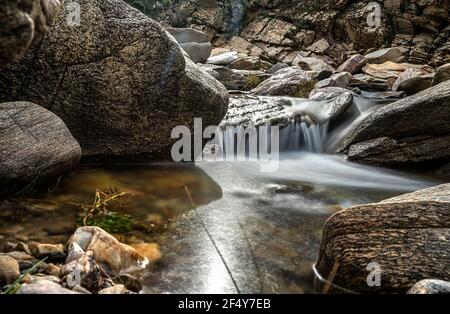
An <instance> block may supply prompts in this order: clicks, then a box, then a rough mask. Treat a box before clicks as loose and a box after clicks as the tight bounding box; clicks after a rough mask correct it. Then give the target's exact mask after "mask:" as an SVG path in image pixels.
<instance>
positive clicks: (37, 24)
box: [0, 0, 62, 66]
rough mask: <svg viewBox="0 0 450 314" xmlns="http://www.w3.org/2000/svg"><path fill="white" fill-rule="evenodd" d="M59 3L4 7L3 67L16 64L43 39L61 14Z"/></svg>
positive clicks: (28, 0)
mask: <svg viewBox="0 0 450 314" xmlns="http://www.w3.org/2000/svg"><path fill="white" fill-rule="evenodd" d="M61 3H62V1H59V0H37V1H36V0H22V1H18V0H11V1H4V2H2V3H1V4H0V20H1V21H2V23H1V25H0V66H4V65H7V64H11V63H15V62H17V61H18V60H19V58H21V57H22V56H23V55H24V54H25V53H26V51H27V50H28V49H29V48H30V47H31V46H32V45H37V44H38V43H39V41H40V40H41V39H42V36H43V35H44V34H45V32H46V31H47V29H48V28H49V26H50V25H51V24H52V23H53V20H54V18H55V17H56V16H57V15H58V13H59V12H60V10H61V8H62V5H61Z"/></svg>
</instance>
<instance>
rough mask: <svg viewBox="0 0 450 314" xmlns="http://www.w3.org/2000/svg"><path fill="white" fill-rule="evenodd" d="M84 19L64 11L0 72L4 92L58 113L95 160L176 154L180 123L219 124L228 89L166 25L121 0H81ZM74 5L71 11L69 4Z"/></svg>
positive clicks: (0, 87) (0, 93)
mask: <svg viewBox="0 0 450 314" xmlns="http://www.w3.org/2000/svg"><path fill="white" fill-rule="evenodd" d="M78 3H79V4H80V6H81V8H83V9H82V10H81V18H80V25H79V26H70V25H68V23H66V18H67V16H66V14H68V13H67V12H63V13H62V14H60V16H59V17H58V19H57V20H56V21H55V23H54V25H53V27H52V28H51V29H50V30H49V31H48V32H47V34H46V35H45V37H44V38H43V40H42V42H41V44H40V45H39V46H38V47H35V48H34V49H32V50H31V51H29V52H28V53H27V54H26V55H25V56H24V57H23V59H22V60H21V61H20V62H19V63H18V64H16V65H14V66H9V67H6V68H4V69H2V71H1V73H0V99H4V100H6V101H8V100H28V101H32V102H35V103H38V104H39V105H41V106H43V107H45V108H47V109H49V110H51V111H52V112H54V113H56V114H57V115H58V116H59V117H60V118H61V119H62V120H63V121H64V122H65V123H66V125H67V126H68V128H69V129H70V131H71V132H72V134H73V135H74V137H75V138H76V139H77V140H78V141H79V143H80V144H81V147H82V148H83V156H84V157H85V158H86V159H87V160H90V161H101V162H125V161H137V162H142V161H146V162H147V161H151V160H162V159H164V160H167V159H170V150H171V146H172V144H173V143H175V141H176V140H175V139H171V131H172V129H173V128H174V127H176V126H179V125H186V126H188V127H189V128H190V129H191V130H192V129H193V123H194V118H200V117H201V118H203V125H204V126H208V125H217V124H219V122H220V121H221V120H222V117H223V116H224V115H225V112H226V110H227V104H228V95H227V92H226V89H225V88H224V86H223V85H222V84H220V83H219V82H218V81H217V80H215V79H214V78H213V77H212V76H210V75H208V74H207V73H205V72H204V71H202V70H200V69H199V68H198V67H197V66H196V65H195V64H194V63H193V62H192V61H190V60H189V59H186V58H185V57H184V54H183V52H182V50H181V49H180V47H179V46H178V44H177V43H176V41H175V40H174V39H173V37H172V36H169V35H168V33H167V32H166V31H165V30H164V28H163V27H162V26H161V25H160V24H158V23H156V22H154V21H153V20H151V19H149V18H148V17H146V16H145V15H143V14H142V13H140V12H139V11H137V10H136V9H133V8H132V7H130V6H128V5H127V4H126V3H125V2H123V1H119V0H97V1H94V0H80V1H78ZM65 11H68V10H65Z"/></svg>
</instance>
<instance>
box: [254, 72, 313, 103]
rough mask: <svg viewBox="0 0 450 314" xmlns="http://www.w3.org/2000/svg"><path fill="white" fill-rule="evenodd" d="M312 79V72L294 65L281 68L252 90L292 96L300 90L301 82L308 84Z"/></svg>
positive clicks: (260, 92)
mask: <svg viewBox="0 0 450 314" xmlns="http://www.w3.org/2000/svg"><path fill="white" fill-rule="evenodd" d="M312 81H313V79H312V77H311V74H309V73H307V72H305V71H303V70H302V68H300V67H296V66H294V67H289V68H285V69H281V70H279V71H278V72H276V73H275V74H274V75H273V76H272V77H270V78H269V79H267V80H265V81H264V82H262V83H261V84H260V85H258V87H256V88H255V89H253V90H252V92H253V93H255V94H256V95H267V96H268V95H270V96H290V95H295V94H296V93H297V92H298V89H299V85H300V84H308V83H310V82H312Z"/></svg>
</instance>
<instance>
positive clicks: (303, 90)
mask: <svg viewBox="0 0 450 314" xmlns="http://www.w3.org/2000/svg"><path fill="white" fill-rule="evenodd" d="M316 83H317V82H316V81H306V82H301V83H300V84H298V86H297V91H296V92H295V93H294V95H293V96H294V97H298V98H308V97H309V94H310V93H311V91H312V90H313V89H314V87H315V86H316Z"/></svg>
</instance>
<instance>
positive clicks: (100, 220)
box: [77, 189, 135, 233]
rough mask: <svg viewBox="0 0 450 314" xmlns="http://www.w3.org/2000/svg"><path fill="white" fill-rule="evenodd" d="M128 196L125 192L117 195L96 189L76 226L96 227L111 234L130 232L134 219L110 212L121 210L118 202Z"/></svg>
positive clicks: (123, 214) (112, 191)
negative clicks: (90, 203) (91, 201)
mask: <svg viewBox="0 0 450 314" xmlns="http://www.w3.org/2000/svg"><path fill="white" fill-rule="evenodd" d="M129 195H130V193H127V192H123V193H118V192H116V191H115V190H110V191H106V192H104V191H101V190H99V189H97V190H96V192H95V197H94V203H93V204H92V206H90V207H83V211H84V216H83V217H80V218H79V219H78V221H77V223H78V225H83V226H96V227H100V228H102V229H103V230H105V231H106V232H111V233H127V232H130V231H131V229H132V227H133V224H134V223H135V219H134V218H133V217H132V216H130V215H128V214H125V213H121V212H118V211H113V210H111V209H118V210H122V209H123V207H124V205H123V204H122V203H121V202H120V200H121V199H122V198H124V197H126V196H129Z"/></svg>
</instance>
